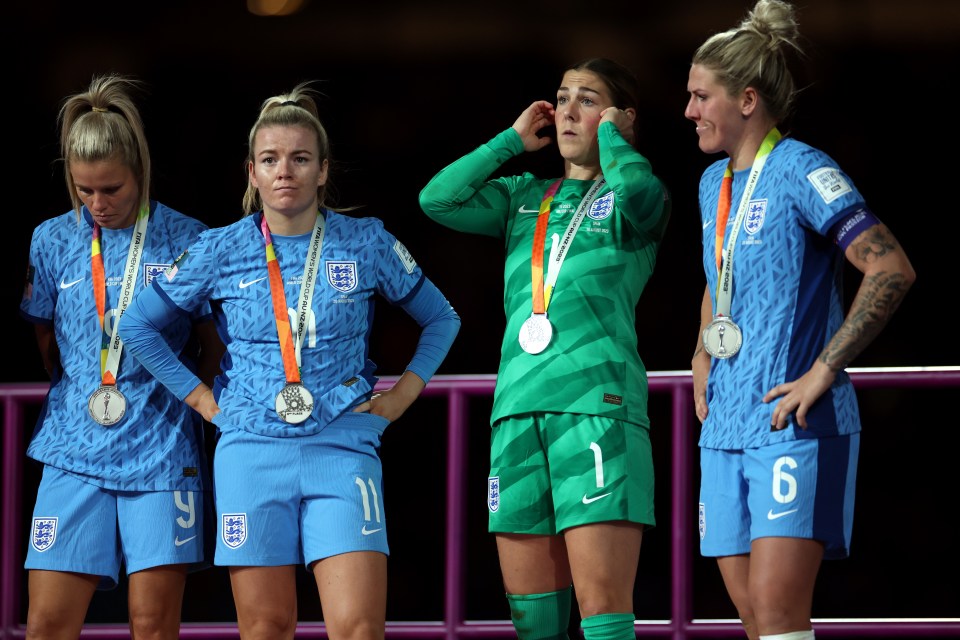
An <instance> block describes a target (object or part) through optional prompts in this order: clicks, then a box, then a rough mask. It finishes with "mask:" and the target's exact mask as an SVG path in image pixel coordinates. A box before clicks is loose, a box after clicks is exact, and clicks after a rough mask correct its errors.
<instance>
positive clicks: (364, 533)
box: [360, 525, 383, 536]
mask: <svg viewBox="0 0 960 640" xmlns="http://www.w3.org/2000/svg"><path fill="white" fill-rule="evenodd" d="M377 531H383V527H380V528H379V529H367V525H363V529H360V533H362V534H363V535H365V536H368V535H370V534H371V533H376V532H377Z"/></svg>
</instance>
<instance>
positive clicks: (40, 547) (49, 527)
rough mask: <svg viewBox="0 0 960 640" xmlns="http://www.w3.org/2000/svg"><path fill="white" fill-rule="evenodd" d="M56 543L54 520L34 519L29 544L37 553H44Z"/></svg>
mask: <svg viewBox="0 0 960 640" xmlns="http://www.w3.org/2000/svg"><path fill="white" fill-rule="evenodd" d="M56 541H57V519H56V518H34V519H33V533H32V535H31V536H30V543H31V544H32V545H33V548H34V549H36V550H37V551H46V550H47V549H49V548H50V547H52V546H53V543H54V542H56Z"/></svg>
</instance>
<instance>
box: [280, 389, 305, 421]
mask: <svg viewBox="0 0 960 640" xmlns="http://www.w3.org/2000/svg"><path fill="white" fill-rule="evenodd" d="M276 409H277V415H279V416H280V419H281V420H283V421H284V422H289V423H290V424H300V423H301V422H303V421H304V420H306V419H307V418H309V417H310V414H311V413H313V394H311V393H310V392H309V391H307V388H306V387H305V386H303V385H302V384H299V383H291V384H288V385H287V386H285V387H284V388H283V389H281V390H280V393H278V394H277V400H276Z"/></svg>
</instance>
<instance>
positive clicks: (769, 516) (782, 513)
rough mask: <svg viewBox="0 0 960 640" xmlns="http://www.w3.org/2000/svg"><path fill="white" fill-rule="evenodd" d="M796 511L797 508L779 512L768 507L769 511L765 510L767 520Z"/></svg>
mask: <svg viewBox="0 0 960 640" xmlns="http://www.w3.org/2000/svg"><path fill="white" fill-rule="evenodd" d="M797 511H798V509H790V510H789V511H781V512H780V513H774V512H773V509H770V511H767V520H776V519H777V518H782V517H783V516H788V515H790V514H791V513H795V512H797Z"/></svg>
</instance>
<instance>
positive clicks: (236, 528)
mask: <svg viewBox="0 0 960 640" xmlns="http://www.w3.org/2000/svg"><path fill="white" fill-rule="evenodd" d="M222 524H223V526H222V527H220V530H221V534H220V535H221V537H222V538H223V544H225V545H227V546H228V547H230V548H231V549H237V548H239V547H241V546H242V545H243V543H244V542H246V541H247V514H245V513H225V514H223V523H222Z"/></svg>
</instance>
